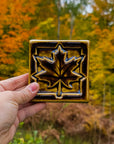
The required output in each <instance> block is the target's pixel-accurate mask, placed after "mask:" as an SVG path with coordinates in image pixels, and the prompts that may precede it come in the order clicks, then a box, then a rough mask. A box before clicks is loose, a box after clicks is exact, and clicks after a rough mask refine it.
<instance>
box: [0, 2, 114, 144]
mask: <svg viewBox="0 0 114 144" xmlns="http://www.w3.org/2000/svg"><path fill="white" fill-rule="evenodd" d="M30 39H44V40H48V39H49V40H55V39H60V40H61V39H64V40H82V39H83V40H90V68H89V71H90V72H89V74H90V75H89V82H90V91H89V93H90V94H89V95H90V102H89V103H88V104H81V103H80V104H79V103H75V104H73V103H58V104H57V103H55V104H54V103H48V104H47V108H46V109H45V110H43V111H42V112H40V113H38V114H36V115H35V116H33V117H31V118H28V119H26V120H25V121H24V122H23V123H21V124H20V127H19V129H18V130H17V133H16V135H15V138H14V140H13V141H12V142H11V144H113V143H114V121H113V119H114V1H113V0H0V80H3V79H6V78H9V77H12V76H17V75H20V74H24V73H26V72H28V65H29V63H28V59H29V57H28V56H29V40H30Z"/></svg>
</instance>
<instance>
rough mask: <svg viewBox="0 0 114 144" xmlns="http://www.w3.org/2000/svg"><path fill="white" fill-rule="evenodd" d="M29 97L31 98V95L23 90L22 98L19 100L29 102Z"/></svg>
mask: <svg viewBox="0 0 114 144" xmlns="http://www.w3.org/2000/svg"><path fill="white" fill-rule="evenodd" d="M30 96H31V93H30V92H29V91H28V90H23V91H22V97H21V98H22V101H23V102H27V101H29V99H30Z"/></svg>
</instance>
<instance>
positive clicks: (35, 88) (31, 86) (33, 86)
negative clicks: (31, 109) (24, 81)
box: [29, 82, 39, 92]
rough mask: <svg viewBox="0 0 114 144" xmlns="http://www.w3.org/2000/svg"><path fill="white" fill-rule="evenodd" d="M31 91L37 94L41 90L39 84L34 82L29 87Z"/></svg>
mask: <svg viewBox="0 0 114 144" xmlns="http://www.w3.org/2000/svg"><path fill="white" fill-rule="evenodd" d="M29 89H30V91H31V92H36V91H38V89H39V84H38V83H36V82H34V83H31V84H30V85H29Z"/></svg>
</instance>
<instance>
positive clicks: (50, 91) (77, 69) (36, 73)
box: [29, 40, 89, 102]
mask: <svg viewBox="0 0 114 144" xmlns="http://www.w3.org/2000/svg"><path fill="white" fill-rule="evenodd" d="M88 47H89V41H87V40H80V41H77V40H73V41H70V40H68V41H67V40H30V44H29V70H30V72H29V82H30V83H31V82H38V83H39V84H40V90H39V92H38V93H37V96H36V97H35V98H34V99H33V100H32V101H33V102H88V91H89V84H88V74H89V62H88V61H89V50H88V49H89V48H88Z"/></svg>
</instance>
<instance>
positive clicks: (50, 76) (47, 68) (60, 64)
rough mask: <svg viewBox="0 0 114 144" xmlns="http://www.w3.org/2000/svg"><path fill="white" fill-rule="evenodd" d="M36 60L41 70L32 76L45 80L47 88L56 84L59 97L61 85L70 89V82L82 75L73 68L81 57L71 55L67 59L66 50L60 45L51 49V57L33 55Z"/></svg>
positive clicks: (77, 64)
mask: <svg viewBox="0 0 114 144" xmlns="http://www.w3.org/2000/svg"><path fill="white" fill-rule="evenodd" d="M33 58H34V60H37V61H38V63H39V66H40V67H41V69H42V70H41V71H40V72H37V73H35V74H34V75H33V76H34V77H35V78H38V80H39V81H43V82H47V83H48V88H53V87H55V86H58V92H57V96H58V97H59V98H61V91H62V86H64V87H66V88H68V89H71V88H72V84H71V83H72V82H76V81H77V80H78V79H80V78H82V77H83V75H82V74H79V73H76V72H75V70H76V68H77V67H78V66H79V64H80V62H81V60H82V59H83V57H78V58H76V57H75V56H74V57H71V58H70V59H68V52H67V51H65V50H64V49H62V47H61V45H59V46H58V48H57V49H56V50H54V51H52V58H48V57H45V56H44V57H40V56H37V55H34V56H33Z"/></svg>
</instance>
